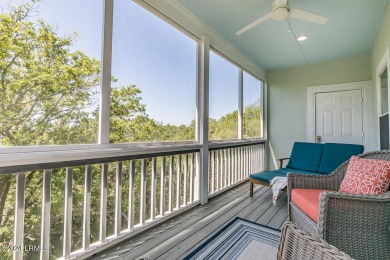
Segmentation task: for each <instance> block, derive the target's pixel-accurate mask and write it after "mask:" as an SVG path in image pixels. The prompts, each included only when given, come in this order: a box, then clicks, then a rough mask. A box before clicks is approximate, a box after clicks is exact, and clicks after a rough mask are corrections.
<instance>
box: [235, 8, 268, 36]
mask: <svg viewBox="0 0 390 260" xmlns="http://www.w3.org/2000/svg"><path fill="white" fill-rule="evenodd" d="M269 18H271V13H269V14H266V15H264V16H263V17H261V18H259V19H257V20H256V21H254V22H253V23H250V24H248V25H247V26H245V27H244V28H242V29H241V30H239V31H238V32H236V33H235V34H236V35H241V34H243V33H244V32H246V31H249V30H250V29H252V28H253V27H255V26H257V25H259V24H261V23H262V22H264V21H266V20H268V19H269Z"/></svg>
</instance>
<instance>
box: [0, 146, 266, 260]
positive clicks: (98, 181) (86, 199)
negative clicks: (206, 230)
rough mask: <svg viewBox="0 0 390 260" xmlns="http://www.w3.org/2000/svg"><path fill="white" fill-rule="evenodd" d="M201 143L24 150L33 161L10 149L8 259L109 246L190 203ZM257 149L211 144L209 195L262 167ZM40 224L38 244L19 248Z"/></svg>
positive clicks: (1, 167)
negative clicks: (11, 214)
mask: <svg viewBox="0 0 390 260" xmlns="http://www.w3.org/2000/svg"><path fill="white" fill-rule="evenodd" d="M200 147H201V146H200V145H199V144H196V145H190V146H183V147H179V146H176V145H173V146H169V148H164V149H155V148H150V149H148V150H147V151H146V150H144V151H142V149H138V148H137V149H133V150H131V151H126V150H124V149H119V150H116V149H114V150H109V151H108V150H107V151H106V153H104V151H100V152H96V150H94V151H93V152H91V151H87V150H86V151H85V152H84V153H82V152H81V153H78V152H79V151H74V152H72V151H69V150H68V151H65V152H63V153H61V152H48V154H49V155H48V156H47V158H43V157H45V156H43V154H44V153H43V154H42V152H41V151H38V152H32V153H31V156H32V157H34V156H35V158H36V160H35V162H36V163H32V162H33V161H34V160H30V159H29V157H28V154H19V155H17V154H15V156H19V158H21V159H20V163H19V164H18V163H17V160H9V161H10V162H12V163H10V165H8V166H6V163H4V161H2V162H0V178H1V177H4V176H7V177H10V176H12V178H14V179H13V180H11V181H10V183H11V185H14V189H15V196H14V198H13V199H14V201H15V207H14V219H13V222H14V223H13V224H14V232H13V242H12V246H14V247H15V246H16V247H17V248H16V249H21V250H14V252H13V256H14V259H23V257H26V256H29V257H40V258H41V259H49V258H56V257H63V258H75V257H80V256H82V257H86V256H91V255H92V254H93V253H94V252H97V251H101V250H103V249H104V248H108V247H109V246H112V245H113V244H114V243H109V242H112V241H114V240H116V241H117V242H118V243H119V242H121V241H124V240H126V239H128V238H129V237H131V236H134V235H135V234H137V233H139V232H142V230H144V229H145V228H147V227H152V226H155V225H158V224H159V223H160V222H162V221H165V219H167V218H170V217H173V216H175V215H176V214H180V212H181V211H182V210H184V209H188V208H190V207H193V206H196V205H197V204H199V196H200V194H199V190H200V187H199V183H200V182H199V180H200V174H201V173H200V166H199V162H200V158H199V156H200V153H199V151H200ZM264 147H265V144H264V142H260V141H259V142H247V143H245V142H240V143H230V144H227V143H223V144H218V143H215V144H210V152H209V155H210V157H209V166H210V171H209V196H210V197H211V196H214V195H216V194H218V193H219V192H222V191H224V190H227V189H228V188H230V187H232V186H234V185H237V184H239V183H240V182H242V181H244V180H246V179H247V177H248V175H249V174H250V173H253V172H257V171H261V170H263V168H264ZM137 150H138V152H137ZM53 154H54V155H55V156H53ZM61 154H63V156H62V157H61V156H60V155H61ZM69 154H72V156H69ZM75 154H76V155H75ZM103 154H106V155H105V156H104V155H103ZM10 158H11V157H10ZM12 158H13V157H12ZM23 158H24V160H23ZM42 158H43V159H42ZM53 158H55V159H53ZM11 164H12V165H11ZM34 179H36V181H33V180H34ZM33 185H36V186H33ZM38 187H39V188H38ZM10 190H12V187H11V189H10ZM28 203H33V204H34V206H33V207H35V208H39V207H40V209H38V210H40V213H38V214H37V215H36V216H34V217H33V218H34V219H40V221H36V222H35V224H31V223H26V222H25V221H26V219H29V221H31V219H32V216H31V214H33V212H35V211H34V210H31V205H27V204H28ZM58 205H60V206H58ZM27 206H28V207H29V208H28V210H27V209H26V207H27ZM11 209H12V208H11ZM53 210H55V212H54V211H53ZM29 214H30V215H29ZM53 216H56V217H53ZM58 216H60V217H59V218H58ZM53 222H55V223H53ZM39 224H40V225H41V227H40V230H39V231H37V232H38V233H39V234H36V235H35V238H38V239H36V240H35V241H36V243H37V244H39V245H34V246H35V247H36V248H39V249H40V250H39V252H26V250H23V245H24V246H26V243H30V242H28V241H30V240H26V230H25V228H26V226H28V225H38V226H39ZM53 230H55V232H54V231H53ZM33 236H34V235H33ZM26 241H27V242H26ZM38 241H39V243H38ZM1 242H3V241H1ZM53 243H54V244H55V245H53ZM3 244H4V243H3ZM20 246H21V248H20ZM43 249H44V250H43ZM54 251H56V252H54ZM34 253H35V254H34ZM29 254H30V255H29Z"/></svg>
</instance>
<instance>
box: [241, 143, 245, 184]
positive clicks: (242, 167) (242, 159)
mask: <svg viewBox="0 0 390 260" xmlns="http://www.w3.org/2000/svg"><path fill="white" fill-rule="evenodd" d="M240 164H241V171H240V181H241V180H242V178H243V176H244V148H243V147H240Z"/></svg>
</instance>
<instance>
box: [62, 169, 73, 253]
mask: <svg viewBox="0 0 390 260" xmlns="http://www.w3.org/2000/svg"><path fill="white" fill-rule="evenodd" d="M72 182H73V168H70V167H67V168H66V177H65V212H64V213H65V214H64V215H65V216H64V248H63V257H64V258H67V257H68V256H69V255H70V252H71V250H72V195H73V192H72Z"/></svg>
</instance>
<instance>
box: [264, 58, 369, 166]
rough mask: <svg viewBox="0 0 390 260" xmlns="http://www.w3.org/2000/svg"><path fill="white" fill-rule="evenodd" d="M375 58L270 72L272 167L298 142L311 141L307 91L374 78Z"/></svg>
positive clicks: (269, 108)
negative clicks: (308, 130)
mask: <svg viewBox="0 0 390 260" xmlns="http://www.w3.org/2000/svg"><path fill="white" fill-rule="evenodd" d="M370 61H371V55H370V54H364V55H359V56H356V57H352V58H347V59H343V60H337V61H332V62H326V63H319V64H313V65H307V66H303V67H298V68H292V69H284V70H277V71H271V72H269V73H268V138H269V140H270V141H269V145H270V147H269V148H270V153H269V156H270V157H269V158H268V162H269V168H270V169H274V168H276V165H275V159H277V158H283V157H288V156H289V155H290V153H291V148H292V145H293V143H294V142H296V141H307V88H308V87H311V86H319V85H328V84H337V83H345V82H355V81H365V80H370V79H371V62H370Z"/></svg>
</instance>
